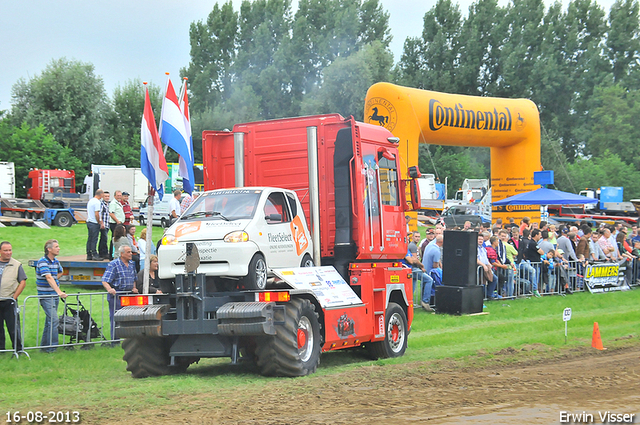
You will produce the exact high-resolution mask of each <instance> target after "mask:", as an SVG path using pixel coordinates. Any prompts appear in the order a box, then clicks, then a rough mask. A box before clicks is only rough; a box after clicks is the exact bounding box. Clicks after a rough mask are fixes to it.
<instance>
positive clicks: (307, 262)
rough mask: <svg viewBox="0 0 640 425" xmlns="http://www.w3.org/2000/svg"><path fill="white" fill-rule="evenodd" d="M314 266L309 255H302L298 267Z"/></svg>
mask: <svg viewBox="0 0 640 425" xmlns="http://www.w3.org/2000/svg"><path fill="white" fill-rule="evenodd" d="M313 266H315V264H314V263H313V258H311V256H310V255H309V254H304V257H302V262H301V263H300V267H313Z"/></svg>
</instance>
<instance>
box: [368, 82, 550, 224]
mask: <svg viewBox="0 0 640 425" xmlns="http://www.w3.org/2000/svg"><path fill="white" fill-rule="evenodd" d="M364 121H365V122H367V123H371V124H379V125H382V126H384V127H386V128H387V129H388V130H389V131H391V132H392V133H393V135H394V136H396V137H398V138H399V139H400V152H401V157H402V158H401V159H402V160H403V161H404V163H405V164H403V165H406V166H405V167H403V170H402V172H403V176H404V177H405V178H406V172H407V168H408V167H410V166H413V165H418V143H429V144H435V145H452V146H488V147H490V148H491V187H492V201H493V202H495V201H498V200H501V199H504V198H507V197H509V196H512V195H516V194H518V193H522V192H528V191H531V190H534V189H536V188H537V187H536V185H534V183H533V173H534V172H535V171H540V170H541V166H540V118H539V114H538V108H537V107H536V105H535V104H534V103H533V102H532V101H530V100H528V99H500V98H494V97H476V96H465V95H456V94H446V93H437V92H432V91H427V90H419V89H414V88H408V87H402V86H397V85H394V84H390V83H377V84H374V85H373V86H371V87H370V88H369V90H368V91H367V96H366V99H365V109H364ZM524 216H529V217H531V218H536V219H539V217H540V207H539V206H531V205H525V206H509V207H493V218H494V219H496V218H498V217H501V218H503V220H505V219H507V218H510V217H513V218H515V219H516V223H519V222H520V219H521V218H522V217H524Z"/></svg>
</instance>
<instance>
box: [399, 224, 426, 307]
mask: <svg viewBox="0 0 640 425" xmlns="http://www.w3.org/2000/svg"><path fill="white" fill-rule="evenodd" d="M409 238H410V242H409V246H408V248H407V255H406V256H405V257H404V259H403V260H402V262H403V263H404V264H405V265H406V266H407V267H411V271H412V272H413V292H416V283H417V281H418V280H420V281H421V282H422V294H421V297H420V300H421V301H420V304H421V305H422V308H423V309H425V310H426V311H429V312H433V309H432V308H431V306H430V305H429V301H430V300H431V286H432V285H433V279H431V276H429V275H428V274H427V273H425V268H424V265H422V263H421V262H420V260H418V245H417V243H418V242H420V232H414V233H413V234H411V233H410V234H409Z"/></svg>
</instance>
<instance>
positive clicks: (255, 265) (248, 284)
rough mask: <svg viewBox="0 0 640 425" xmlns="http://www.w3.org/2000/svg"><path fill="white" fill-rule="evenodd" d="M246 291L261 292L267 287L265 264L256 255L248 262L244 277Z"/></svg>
mask: <svg viewBox="0 0 640 425" xmlns="http://www.w3.org/2000/svg"><path fill="white" fill-rule="evenodd" d="M244 287H245V288H246V289H258V290H263V289H265V288H266V287H267V262H266V261H265V260H264V257H263V256H262V254H260V253H257V254H255V255H254V256H253V258H251V261H250V262H249V273H248V274H247V275H246V276H245V277H244Z"/></svg>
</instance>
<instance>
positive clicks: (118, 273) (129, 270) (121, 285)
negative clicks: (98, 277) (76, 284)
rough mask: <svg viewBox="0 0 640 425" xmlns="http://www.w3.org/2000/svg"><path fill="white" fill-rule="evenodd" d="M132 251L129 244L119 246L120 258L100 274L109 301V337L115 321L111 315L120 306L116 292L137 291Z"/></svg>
mask: <svg viewBox="0 0 640 425" xmlns="http://www.w3.org/2000/svg"><path fill="white" fill-rule="evenodd" d="M132 257H133V252H132V251H131V247H130V246H126V245H123V246H121V247H120V258H116V259H115V260H113V261H111V262H110V263H109V264H108V265H107V269H106V270H105V272H104V275H102V286H104V289H106V290H107V292H108V295H107V301H108V302H109V318H110V319H111V339H116V338H115V321H114V320H113V316H114V315H115V313H116V311H118V310H120V309H121V308H122V305H121V304H120V297H119V296H118V294H117V293H118V292H129V291H132V292H133V293H136V294H137V293H138V289H137V288H136V286H135V285H136V281H137V280H138V276H137V274H136V266H135V264H134V263H133V261H132Z"/></svg>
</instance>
